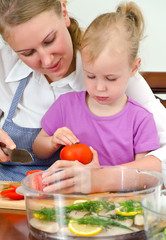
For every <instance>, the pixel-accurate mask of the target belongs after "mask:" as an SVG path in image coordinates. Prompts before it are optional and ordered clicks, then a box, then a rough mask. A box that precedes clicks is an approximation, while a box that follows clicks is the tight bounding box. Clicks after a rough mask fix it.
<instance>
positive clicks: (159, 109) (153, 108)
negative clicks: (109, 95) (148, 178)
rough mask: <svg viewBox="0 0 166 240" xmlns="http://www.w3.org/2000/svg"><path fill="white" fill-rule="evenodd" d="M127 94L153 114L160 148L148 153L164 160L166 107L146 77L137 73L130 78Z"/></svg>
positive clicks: (165, 152) (165, 150) (165, 151)
mask: <svg viewBox="0 0 166 240" xmlns="http://www.w3.org/2000/svg"><path fill="white" fill-rule="evenodd" d="M126 94H127V95H128V96H129V97H131V98H132V99H134V100H135V101H137V102H139V103H140V104H141V105H142V106H144V107H145V108H146V109H147V110H148V111H150V112H151V113H152V114H153V117H154V120H155V123H156V127H157V132H158V136H159V141H160V149H158V150H155V151H152V152H150V153H148V155H149V156H150V155H151V156H152V155H153V156H154V157H156V159H157V158H158V159H159V160H161V161H163V160H164V159H165V156H166V109H165V107H164V106H163V105H162V104H161V103H160V101H159V100H158V99H156V97H155V96H154V94H153V92H152V90H151V89H150V87H149V85H148V84H147V82H146V81H145V79H144V78H143V77H142V76H141V75H140V74H139V73H136V74H135V76H134V77H132V78H130V80H129V84H128V87H127V90H126Z"/></svg>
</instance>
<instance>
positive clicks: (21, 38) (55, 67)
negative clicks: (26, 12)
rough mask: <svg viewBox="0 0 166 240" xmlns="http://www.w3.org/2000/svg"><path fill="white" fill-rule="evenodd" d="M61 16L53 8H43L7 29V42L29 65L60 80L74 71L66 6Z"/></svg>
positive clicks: (53, 79) (51, 78) (47, 75)
mask: <svg viewBox="0 0 166 240" xmlns="http://www.w3.org/2000/svg"><path fill="white" fill-rule="evenodd" d="M62 8H63V14H62V16H61V17H59V16H57V15H56V13H55V12H54V11H53V10H50V11H46V12H42V13H41V14H39V15H37V16H35V17H34V18H32V19H30V20H29V21H27V22H25V23H22V24H19V25H17V26H14V27H12V28H10V29H9V31H8V38H7V42H8V44H9V45H10V46H11V48H12V49H13V50H14V51H15V52H16V53H17V54H18V56H19V57H20V59H21V60H22V61H23V62H24V63H25V64H27V65H28V66H29V67H30V68H32V69H34V70H36V71H38V72H41V73H43V74H44V75H46V77H47V79H48V80H49V81H50V82H52V81H58V80H59V79H61V78H62V77H64V76H67V75H68V74H70V73H71V72H72V70H73V69H71V63H72V59H73V45H72V40H71V36H70V34H69V31H68V29H67V27H69V26H70V19H69V16H68V13H67V11H66V8H65V6H63V7H62Z"/></svg>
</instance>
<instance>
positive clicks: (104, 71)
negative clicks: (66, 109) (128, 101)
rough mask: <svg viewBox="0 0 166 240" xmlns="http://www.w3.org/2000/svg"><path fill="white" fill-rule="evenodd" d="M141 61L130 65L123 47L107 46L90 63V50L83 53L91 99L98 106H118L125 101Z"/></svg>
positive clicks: (84, 50)
mask: <svg viewBox="0 0 166 240" xmlns="http://www.w3.org/2000/svg"><path fill="white" fill-rule="evenodd" d="M139 61H140V59H137V60H136V61H135V63H133V66H130V65H129V60H128V52H127V51H126V49H125V48H124V47H122V46H120V47H116V46H114V47H112V48H110V47H109V46H106V47H105V49H104V50H103V51H102V52H101V54H100V55H99V56H98V58H97V59H96V60H95V61H94V62H93V63H90V62H89V61H88V50H87V49H83V51H82V62H83V69H84V79H85V85H86V89H87V92H88V94H89V99H91V101H92V102H93V103H95V104H96V103H97V104H98V106H101V105H102V106H103V105H105V106H106V105H108V106H116V105H117V104H118V103H120V101H121V100H122V99H124V96H125V91H126V88H127V84H128V80H129V78H130V77H131V76H133V75H134V74H135V72H136V71H137V69H138V66H139Z"/></svg>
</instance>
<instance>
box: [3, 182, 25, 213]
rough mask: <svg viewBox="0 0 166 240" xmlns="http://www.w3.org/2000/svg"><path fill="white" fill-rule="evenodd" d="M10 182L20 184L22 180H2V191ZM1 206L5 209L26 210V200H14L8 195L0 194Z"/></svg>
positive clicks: (15, 184)
mask: <svg viewBox="0 0 166 240" xmlns="http://www.w3.org/2000/svg"><path fill="white" fill-rule="evenodd" d="M9 184H12V185H14V186H20V185H21V183H20V182H8V181H0V191H2V190H3V188H5V187H7V186H9ZM0 208H3V209H18V210H26V207H25V200H24V199H23V200H12V199H9V198H6V197H2V196H1V195H0Z"/></svg>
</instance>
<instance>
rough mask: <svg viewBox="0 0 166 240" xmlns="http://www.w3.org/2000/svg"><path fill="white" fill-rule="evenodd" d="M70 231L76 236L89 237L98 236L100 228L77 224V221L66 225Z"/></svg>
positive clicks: (71, 221)
mask: <svg viewBox="0 0 166 240" xmlns="http://www.w3.org/2000/svg"><path fill="white" fill-rule="evenodd" d="M68 227H69V229H70V231H71V232H72V233H74V234H76V235H79V236H84V237H90V236H94V235H96V234H98V233H99V232H100V231H101V230H102V227H100V226H97V225H88V224H78V223H77V221H74V220H70V221H69V225H68Z"/></svg>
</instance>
